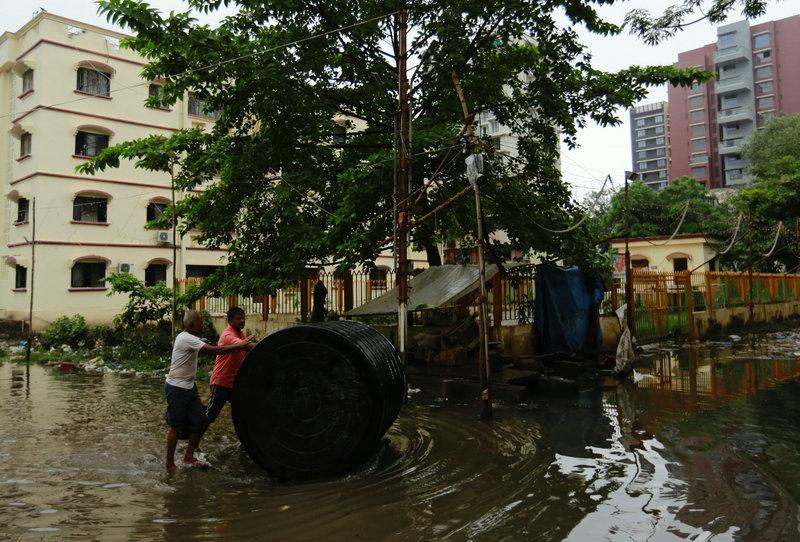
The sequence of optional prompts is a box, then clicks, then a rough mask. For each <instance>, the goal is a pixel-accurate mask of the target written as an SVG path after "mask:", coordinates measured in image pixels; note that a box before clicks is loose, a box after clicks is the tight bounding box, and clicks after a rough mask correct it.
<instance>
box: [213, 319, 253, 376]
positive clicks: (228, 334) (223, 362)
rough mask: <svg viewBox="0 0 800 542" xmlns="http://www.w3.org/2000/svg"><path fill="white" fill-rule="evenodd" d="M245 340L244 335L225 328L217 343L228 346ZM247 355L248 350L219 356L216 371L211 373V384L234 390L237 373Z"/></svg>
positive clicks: (230, 328)
mask: <svg viewBox="0 0 800 542" xmlns="http://www.w3.org/2000/svg"><path fill="white" fill-rule="evenodd" d="M242 339H244V333H238V332H237V331H236V330H235V329H233V328H232V327H231V326H228V327H226V328H225V331H223V332H222V335H220V337H219V341H217V346H226V345H229V344H233V343H235V342H237V341H240V340H242ZM246 355H247V351H246V350H236V351H234V352H228V353H227V354H219V355H217V358H216V360H214V370H213V371H212V372H211V384H213V385H215V386H222V387H223V388H232V387H233V381H234V380H235V379H236V373H237V372H238V371H239V367H240V366H241V365H242V362H243V361H244V357H245V356H246Z"/></svg>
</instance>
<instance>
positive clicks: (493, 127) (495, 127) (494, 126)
mask: <svg viewBox="0 0 800 542" xmlns="http://www.w3.org/2000/svg"><path fill="white" fill-rule="evenodd" d="M489 131H491V132H492V133H493V134H496V133H497V132H498V131H500V123H499V122H497V121H496V120H493V121H490V122H489Z"/></svg>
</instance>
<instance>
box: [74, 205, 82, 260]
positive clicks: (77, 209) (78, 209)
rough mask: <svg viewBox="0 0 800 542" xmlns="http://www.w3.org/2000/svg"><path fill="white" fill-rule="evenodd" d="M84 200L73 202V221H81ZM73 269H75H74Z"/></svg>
mask: <svg viewBox="0 0 800 542" xmlns="http://www.w3.org/2000/svg"><path fill="white" fill-rule="evenodd" d="M81 200H82V198H75V201H73V202H72V220H80V219H81V211H82V208H83V205H82V203H83V202H82V201H81ZM73 269H75V268H74V267H73Z"/></svg>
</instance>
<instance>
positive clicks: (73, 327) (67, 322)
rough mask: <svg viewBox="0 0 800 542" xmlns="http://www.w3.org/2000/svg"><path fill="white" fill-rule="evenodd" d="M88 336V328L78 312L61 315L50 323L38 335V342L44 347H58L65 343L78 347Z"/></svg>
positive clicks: (82, 344) (84, 342)
mask: <svg viewBox="0 0 800 542" xmlns="http://www.w3.org/2000/svg"><path fill="white" fill-rule="evenodd" d="M88 338H89V328H88V326H87V325H86V319H85V318H84V317H83V316H81V315H80V314H76V315H74V316H62V317H61V318H58V319H57V320H55V321H54V322H53V323H52V324H50V325H49V326H48V327H47V329H45V330H44V332H43V333H42V335H41V337H40V342H41V344H42V346H44V347H45V348H51V347H54V348H59V347H60V346H61V345H63V344H66V345H69V346H70V347H71V348H73V349H75V348H80V347H81V346H84V345H85V344H86V341H87V339H88Z"/></svg>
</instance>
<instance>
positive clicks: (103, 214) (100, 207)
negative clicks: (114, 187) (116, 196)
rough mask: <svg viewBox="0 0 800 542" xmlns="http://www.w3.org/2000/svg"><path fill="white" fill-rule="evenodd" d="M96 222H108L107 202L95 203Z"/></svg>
mask: <svg viewBox="0 0 800 542" xmlns="http://www.w3.org/2000/svg"><path fill="white" fill-rule="evenodd" d="M97 221H98V222H108V202H107V201H105V200H99V201H98V202H97Z"/></svg>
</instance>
